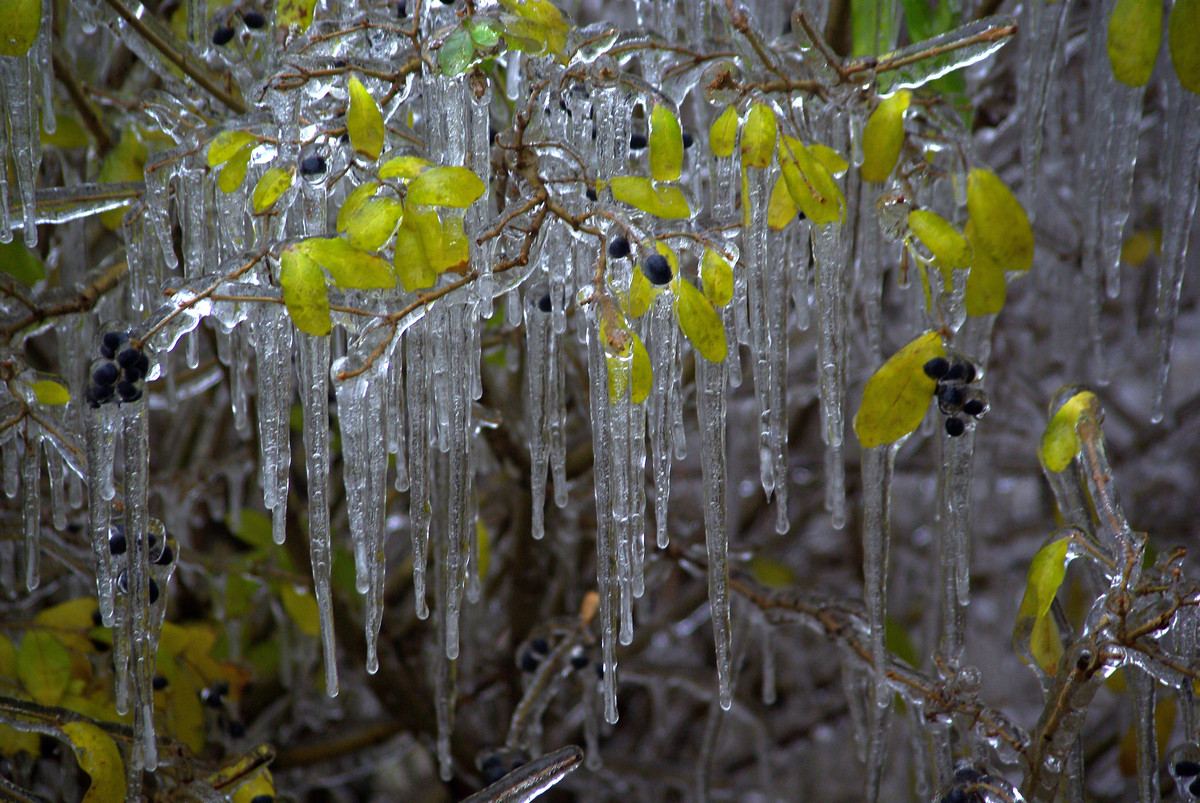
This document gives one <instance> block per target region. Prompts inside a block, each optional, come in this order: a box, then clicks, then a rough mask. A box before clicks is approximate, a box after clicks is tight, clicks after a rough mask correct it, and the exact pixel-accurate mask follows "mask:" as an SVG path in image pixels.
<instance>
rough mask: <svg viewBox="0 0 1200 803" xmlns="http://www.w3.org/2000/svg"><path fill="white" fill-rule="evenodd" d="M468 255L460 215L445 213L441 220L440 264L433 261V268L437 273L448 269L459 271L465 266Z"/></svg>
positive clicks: (469, 253)
mask: <svg viewBox="0 0 1200 803" xmlns="http://www.w3.org/2000/svg"><path fill="white" fill-rule="evenodd" d="M470 255H471V251H470V246H469V245H468V243H467V233H466V230H465V229H464V223H463V218H462V216H461V215H446V217H445V219H444V220H442V261H441V263H440V264H438V263H434V266H433V267H434V269H435V270H437V272H438V273H444V272H446V271H448V270H449V271H460V272H461V271H462V270H464V269H465V268H466V267H467V263H468V260H469V259H470Z"/></svg>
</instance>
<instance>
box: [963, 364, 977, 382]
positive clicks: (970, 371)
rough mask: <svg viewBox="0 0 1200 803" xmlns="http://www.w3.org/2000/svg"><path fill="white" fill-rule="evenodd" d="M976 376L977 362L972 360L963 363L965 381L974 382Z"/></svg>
mask: <svg viewBox="0 0 1200 803" xmlns="http://www.w3.org/2000/svg"><path fill="white" fill-rule="evenodd" d="M975 376H976V374H975V364H974V363H970V362H965V363H963V381H964V382H974V381H975Z"/></svg>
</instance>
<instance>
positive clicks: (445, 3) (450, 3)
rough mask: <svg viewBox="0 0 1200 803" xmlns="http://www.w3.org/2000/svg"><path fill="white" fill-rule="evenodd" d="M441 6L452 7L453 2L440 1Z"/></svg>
mask: <svg viewBox="0 0 1200 803" xmlns="http://www.w3.org/2000/svg"><path fill="white" fill-rule="evenodd" d="M442 5H444V6H452V5H454V0H442Z"/></svg>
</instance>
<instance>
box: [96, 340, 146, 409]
mask: <svg viewBox="0 0 1200 803" xmlns="http://www.w3.org/2000/svg"><path fill="white" fill-rule="evenodd" d="M149 373H150V358H149V357H148V356H146V352H145V351H143V350H142V348H141V347H140V346H136V347H135V346H134V345H132V344H131V342H130V340H129V334H128V333H127V332H105V333H104V337H102V338H100V356H99V358H98V359H96V360H95V361H94V362H93V363H92V372H91V376H90V377H89V380H88V387H87V401H88V404H90V405H91V406H92V408H93V409H98V408H99V407H100V405H102V404H108V403H110V402H135V401H137V400H138V399H140V398H142V392H143V386H144V384H145V381H146V375H147V374H149Z"/></svg>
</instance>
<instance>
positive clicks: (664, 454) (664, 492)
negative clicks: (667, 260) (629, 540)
mask: <svg viewBox="0 0 1200 803" xmlns="http://www.w3.org/2000/svg"><path fill="white" fill-rule="evenodd" d="M678 336H679V335H678V325H677V324H676V323H675V316H674V314H673V312H672V300H671V296H670V294H669V293H660V294H659V295H658V296H657V297H655V299H654V302H653V305H652V306H651V308H650V315H649V322H648V330H647V333H646V342H647V343H648V344H649V350H650V364H651V369H652V371H653V374H654V379H653V383H652V384H651V388H650V396H649V398H648V399H647V400H646V404H647V415H648V418H649V432H650V456H651V458H652V460H653V465H654V520H655V524H656V529H657V536H658V548H659V549H666V548H667V544H668V543H669V535H668V529H667V503H668V500H669V498H670V495H671V442H670V435H671V430H670V421H669V413H670V409H669V399H668V391H669V389H670V387H671V368H672V365H671V364H672V363H673V362H675V361H676V360H677V359H679V358H678V356H677V351H678V346H677V339H678ZM699 361H700V360H699V359H698V360H697V362H699Z"/></svg>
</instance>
